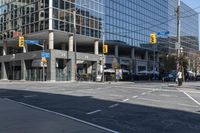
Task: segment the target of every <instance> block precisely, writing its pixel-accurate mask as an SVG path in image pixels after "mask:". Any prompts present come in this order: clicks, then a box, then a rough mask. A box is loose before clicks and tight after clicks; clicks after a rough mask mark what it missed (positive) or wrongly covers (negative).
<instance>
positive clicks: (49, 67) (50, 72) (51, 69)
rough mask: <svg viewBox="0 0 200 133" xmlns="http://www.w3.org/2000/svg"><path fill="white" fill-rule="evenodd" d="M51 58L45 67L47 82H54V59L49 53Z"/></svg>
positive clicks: (51, 53)
mask: <svg viewBox="0 0 200 133" xmlns="http://www.w3.org/2000/svg"><path fill="white" fill-rule="evenodd" d="M50 55H51V58H50V59H49V62H48V65H47V79H48V80H49V81H52V82H55V81H56V58H55V55H54V54H53V52H52V51H50Z"/></svg>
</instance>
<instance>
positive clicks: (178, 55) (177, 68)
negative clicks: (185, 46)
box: [176, 0, 182, 76]
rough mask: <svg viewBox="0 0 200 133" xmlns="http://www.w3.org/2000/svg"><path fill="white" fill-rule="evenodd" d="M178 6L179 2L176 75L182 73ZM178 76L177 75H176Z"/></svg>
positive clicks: (179, 0) (179, 2) (179, 1)
mask: <svg viewBox="0 0 200 133" xmlns="http://www.w3.org/2000/svg"><path fill="white" fill-rule="evenodd" d="M180 5H181V0H178V4H177V11H176V13H177V43H176V45H178V46H177V64H176V70H177V74H178V72H179V69H180V70H181V71H182V68H181V66H180V61H179V59H180V45H181V37H180V33H181V21H180ZM177 76H178V75H177Z"/></svg>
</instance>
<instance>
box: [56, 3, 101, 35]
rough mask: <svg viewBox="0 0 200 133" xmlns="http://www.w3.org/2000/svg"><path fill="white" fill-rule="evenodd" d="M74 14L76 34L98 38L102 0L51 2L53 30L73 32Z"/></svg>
mask: <svg viewBox="0 0 200 133" xmlns="http://www.w3.org/2000/svg"><path fill="white" fill-rule="evenodd" d="M73 11H75V12H76V33H77V34H80V35H85V36H89V37H95V38H100V36H101V31H102V18H103V15H104V13H103V12H104V6H103V0H67V1H66V0H53V29H54V30H60V31H66V32H73V29H74V28H73V27H74V18H73Z"/></svg>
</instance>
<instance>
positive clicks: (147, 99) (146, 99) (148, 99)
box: [138, 98, 160, 102]
mask: <svg viewBox="0 0 200 133" xmlns="http://www.w3.org/2000/svg"><path fill="white" fill-rule="evenodd" d="M138 99H141V100H145V101H153V102H160V100H155V99H150V98H138Z"/></svg>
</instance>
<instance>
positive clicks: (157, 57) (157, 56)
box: [156, 53, 160, 62]
mask: <svg viewBox="0 0 200 133" xmlns="http://www.w3.org/2000/svg"><path fill="white" fill-rule="evenodd" d="M156 61H157V62H159V61H160V59H159V53H157V54H156Z"/></svg>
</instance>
